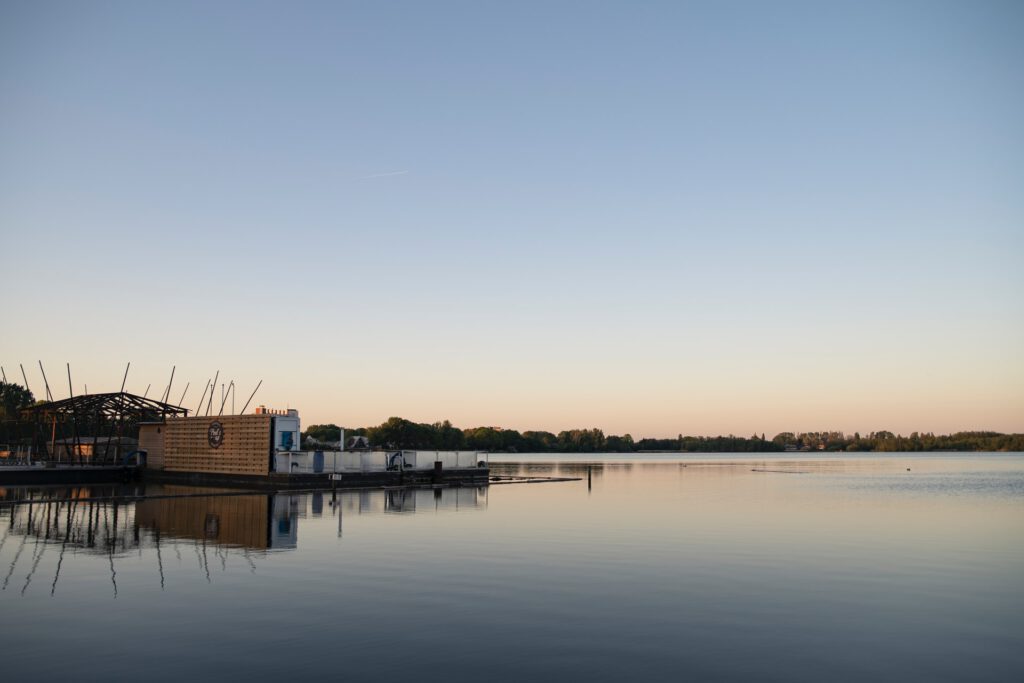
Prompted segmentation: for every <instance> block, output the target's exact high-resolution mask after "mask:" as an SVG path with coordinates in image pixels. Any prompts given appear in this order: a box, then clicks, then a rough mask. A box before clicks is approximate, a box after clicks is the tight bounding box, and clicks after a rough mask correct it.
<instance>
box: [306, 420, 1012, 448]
mask: <svg viewBox="0 0 1024 683" xmlns="http://www.w3.org/2000/svg"><path fill="white" fill-rule="evenodd" d="M345 436H346V437H352V436H366V437H368V438H369V441H370V443H371V444H372V445H373V446H375V447H379V448H407V449H423V450H479V451H490V452H497V451H504V452H509V453H637V452H642V451H682V452H685V453H777V452H782V451H787V450H790V451H791V450H798V451H800V450H807V451H1024V434H999V433H998V432H957V433H956V434H946V435H935V434H931V433H924V434H922V433H918V432H913V433H912V434H910V435H909V436H902V435H899V434H893V433H892V432H886V431H881V432H871V433H870V434H867V435H865V436H861V434H860V433H854V434H853V435H852V436H848V435H846V434H844V433H843V432H802V433H793V432H782V433H781V434H776V435H775V436H773V437H772V438H771V439H766V438H765V435H764V434H761V435H757V434H753V435H751V436H749V437H746V438H744V437H742V436H732V435H729V436H710V437H709V436H683V435H682V434H680V435H679V436H678V437H676V438H674V439H640V440H634V439H633V437H632V436H630V435H629V434H624V435H622V436H615V435H607V436H606V435H605V433H604V432H603V431H601V430H600V429H569V430H566V431H562V432H559V433H558V434H553V433H552V432H542V431H526V432H518V431H516V430H514V429H502V428H500V427H472V428H470V429H459V428H458V427H454V426H452V423H451V422H449V421H448V420H445V421H444V422H435V423H433V424H424V423H417V422H410V421H409V420H405V419H402V418H400V417H392V418H390V419H388V420H387V421H386V422H384V423H383V424H381V425H378V426H376V427H360V428H355V429H350V428H346V429H345ZM339 437H340V428H339V427H338V425H335V424H326V425H312V426H311V427H309V428H308V429H307V430H306V431H305V432H303V438H304V440H307V441H308V443H307V444H306V445H307V447H313V446H315V442H320V443H329V442H337V441H338V439H339ZM310 438H311V439H312V440H309V439H310Z"/></svg>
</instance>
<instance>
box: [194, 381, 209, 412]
mask: <svg viewBox="0 0 1024 683" xmlns="http://www.w3.org/2000/svg"><path fill="white" fill-rule="evenodd" d="M209 388H210V380H206V386H205V387H204V388H203V395H202V396H200V397H199V406H198V407H197V408H196V415H197V416H198V415H199V411H200V410H202V409H203V402H204V401H205V400H206V390H207V389H209Z"/></svg>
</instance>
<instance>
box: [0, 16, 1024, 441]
mask: <svg viewBox="0 0 1024 683" xmlns="http://www.w3.org/2000/svg"><path fill="white" fill-rule="evenodd" d="M1022 257H1024V5H1022V4H1021V3H1019V2H992V1H979V2H941V1H931V0H929V1H922V2H913V1H901V2H863V1H859V2H830V3H821V2H791V1H781V0H780V1H779V2H771V3H765V2H735V1H726V2H514V3H498V2H432V3H422V2H408V3H401V2H324V3H318V2H289V3H284V2H239V3H235V2H226V1H225V2H217V3H204V2H197V3H191V2H175V3H157V2H117V3H110V2H91V3H81V2H19V1H12V0H4V1H3V2H0V262H2V268H3V273H4V283H5V284H4V294H3V296H2V299H0V301H2V312H0V319H2V320H3V324H2V327H3V330H4V332H5V333H4V334H3V335H0V365H2V366H3V368H4V372H5V373H6V375H7V377H8V379H9V380H10V379H12V378H15V379H18V378H20V370H19V369H18V365H19V364H23V365H24V367H25V370H26V372H27V374H28V379H29V385H30V388H31V389H32V390H33V391H34V392H35V393H36V394H37V395H41V394H42V393H43V386H42V376H41V374H40V372H39V367H38V361H40V360H41V361H42V363H43V365H44V367H45V368H46V371H47V376H48V378H49V381H50V384H51V390H52V391H53V393H54V395H55V396H56V397H64V396H67V395H68V384H67V370H66V365H65V364H70V367H71V373H72V385H73V387H74V389H75V393H76V394H77V393H79V392H81V391H84V390H85V387H86V386H88V389H89V391H91V392H96V391H116V390H118V389H119V388H120V384H121V378H122V375H123V373H124V369H125V365H126V364H127V363H128V362H131V363H132V365H131V370H130V371H129V374H128V382H127V389H128V390H129V391H133V392H135V393H140V394H141V393H143V391H144V390H145V389H146V387H147V386H148V385H152V387H153V388H151V389H150V395H157V394H162V393H163V391H164V388H165V386H166V384H167V381H168V378H169V376H170V372H171V368H172V366H173V367H176V370H175V383H174V387H175V388H174V390H173V391H172V396H173V395H174V394H178V393H180V392H181V391H182V390H184V389H185V383H186V382H190V388H189V390H188V392H189V393H188V394H186V396H185V400H184V401H183V403H184V404H185V405H186V406H187V407H192V408H194V407H195V405H196V404H197V403H198V401H199V393H200V392H201V390H202V388H203V386H204V385H205V384H206V382H207V380H208V379H210V378H212V377H213V375H214V373H215V372H217V371H219V372H220V377H221V379H222V380H223V379H225V378H226V379H227V380H231V379H233V380H234V381H235V382H236V383H237V386H238V390H237V394H238V395H239V397H240V398H239V400H238V402H237V403H238V408H239V409H240V408H241V404H242V403H243V402H244V398H245V397H247V396H248V394H249V393H250V392H251V391H252V389H253V388H254V387H255V386H256V384H257V382H258V381H260V380H262V381H263V384H262V386H261V388H260V390H259V392H258V393H257V395H256V398H255V399H254V403H257V404H258V403H264V404H266V405H268V406H270V407H276V408H283V407H286V406H290V407H295V408H298V409H299V410H300V413H301V416H302V419H303V422H304V424H306V425H308V424H314V423H324V422H334V423H336V424H341V425H345V426H349V427H353V426H365V425H372V424H378V423H380V422H382V421H383V420H385V419H387V418H388V417H390V416H393V415H397V416H402V417H405V418H408V419H411V420H415V421H418V422H434V421H438V420H444V419H450V420H451V421H452V422H453V423H454V424H456V425H458V426H461V427H470V426H478V425H493V426H501V427H507V428H515V429H519V430H525V429H544V430H549V431H556V432H557V431H559V430H562V429H570V428H583V427H587V428H589V427H598V428H601V429H604V431H605V432H606V433H616V434H622V433H630V434H632V435H633V436H634V437H637V438H639V437H643V436H661V437H665V436H675V435H676V434H679V433H684V434H706V435H713V434H729V433H735V434H738V435H744V436H746V435H749V434H751V433H758V434H760V433H762V432H765V433H767V434H768V435H769V436H770V435H771V434H773V433H776V432H779V431H807V430H832V429H834V430H844V431H847V432H853V431H857V430H859V431H861V432H868V431H873V430H882V429H887V430H891V431H895V432H903V433H909V432H911V431H915V430H918V431H934V432H942V433H946V432H952V431H958V430H965V429H993V430H997V431H1006V432H1009V431H1018V432H1020V431H1024V269H1022V263H1024V259H1022ZM19 381H20V379H19ZM218 397H219V394H218ZM175 398H177V397H175Z"/></svg>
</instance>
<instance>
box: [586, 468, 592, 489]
mask: <svg viewBox="0 0 1024 683" xmlns="http://www.w3.org/2000/svg"><path fill="white" fill-rule="evenodd" d="M592 469H593V468H592V467H591V466H590V465H587V493H589V492H590V489H591V484H590V470H592Z"/></svg>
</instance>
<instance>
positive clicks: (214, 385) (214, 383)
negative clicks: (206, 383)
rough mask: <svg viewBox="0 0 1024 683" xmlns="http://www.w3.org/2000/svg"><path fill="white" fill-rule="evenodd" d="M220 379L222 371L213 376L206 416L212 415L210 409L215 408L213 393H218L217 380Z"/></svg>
mask: <svg viewBox="0 0 1024 683" xmlns="http://www.w3.org/2000/svg"><path fill="white" fill-rule="evenodd" d="M219 377H220V370H218V371H217V374H216V375H214V376H213V385H212V386H211V387H210V402H209V403H207V404H206V414H207V415H209V414H210V409H211V408H213V392H215V391H217V379H218V378H219Z"/></svg>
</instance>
